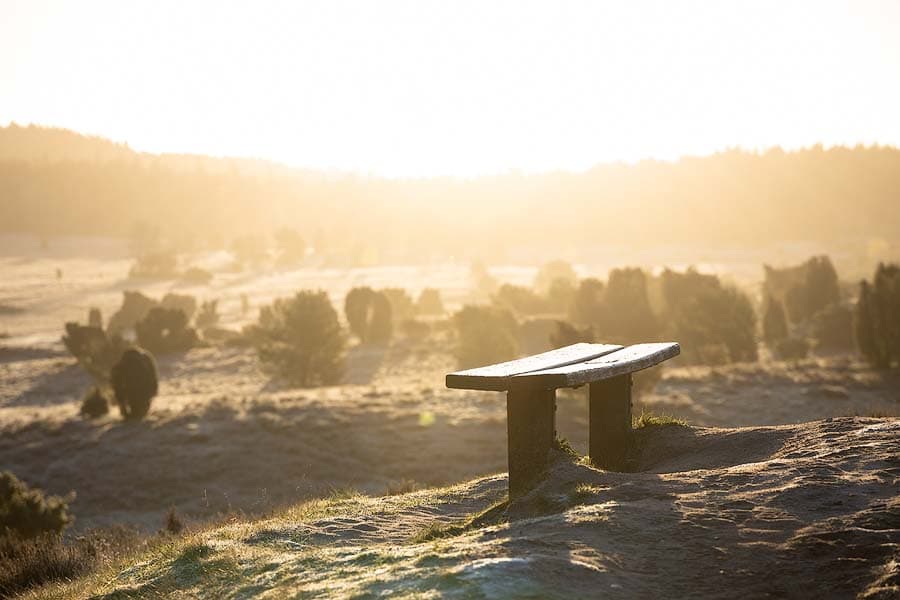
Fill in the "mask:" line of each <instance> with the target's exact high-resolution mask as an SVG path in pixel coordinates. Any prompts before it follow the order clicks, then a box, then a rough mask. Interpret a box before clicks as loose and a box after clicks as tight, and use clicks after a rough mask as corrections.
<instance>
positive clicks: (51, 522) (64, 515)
mask: <svg viewBox="0 0 900 600" xmlns="http://www.w3.org/2000/svg"><path fill="white" fill-rule="evenodd" d="M72 498H74V495H71V496H70V497H69V498H61V497H59V496H47V495H46V494H44V492H43V491H41V490H40V489H37V488H32V487H29V486H28V484H26V483H25V482H23V481H21V480H20V479H19V478H18V477H16V476H15V475H13V474H12V473H10V472H9V471H0V533H13V534H15V535H18V536H19V537H22V538H33V537H36V536H38V535H41V534H42V533H61V532H62V530H63V529H64V528H65V527H66V526H67V525H68V524H69V523H70V522H71V521H72V517H71V516H70V515H69V505H68V504H67V502H68V501H70V500H71V499H72Z"/></svg>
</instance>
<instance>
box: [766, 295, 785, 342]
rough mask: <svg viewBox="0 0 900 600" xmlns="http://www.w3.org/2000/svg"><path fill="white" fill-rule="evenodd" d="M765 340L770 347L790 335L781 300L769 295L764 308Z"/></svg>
mask: <svg viewBox="0 0 900 600" xmlns="http://www.w3.org/2000/svg"><path fill="white" fill-rule="evenodd" d="M762 326H763V340H764V341H765V342H766V344H767V345H768V346H770V347H774V345H775V344H776V343H777V342H779V341H780V340H783V339H784V338H786V337H787V336H788V326H787V318H785V316H784V307H783V306H782V305H781V302H779V301H778V300H776V299H775V298H773V297H772V296H769V297H768V298H767V299H766V304H765V307H764V308H763V323H762Z"/></svg>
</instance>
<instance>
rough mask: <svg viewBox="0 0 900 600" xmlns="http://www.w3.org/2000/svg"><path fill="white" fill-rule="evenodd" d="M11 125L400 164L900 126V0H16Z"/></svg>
mask: <svg viewBox="0 0 900 600" xmlns="http://www.w3.org/2000/svg"><path fill="white" fill-rule="evenodd" d="M2 14H3V19H0V123H2V124H6V123H7V122H10V121H16V122H19V123H20V124H25V123H30V122H34V123H39V124H45V125H57V126H62V127H67V128H71V129H75V130H78V131H81V132H87V133H93V134H98V135H103V136H106V137H110V138H112V139H115V140H119V141H127V142H128V143H129V144H131V146H132V147H134V148H136V149H139V150H145V151H150V152H191V153H203V154H211V155H233V156H254V157H260V158H267V159H272V160H277V161H281V162H285V163H288V164H290V165H294V166H302V167H309V168H321V169H339V170H353V171H361V172H368V173H376V174H382V175H391V176H421V175H443V174H448V175H458V176H471V175H478V174H484V173H496V172H503V171H507V170H510V169H519V170H523V171H529V172H530V171H547V170H554V169H570V170H577V169H584V168H587V167H589V166H591V165H593V164H595V163H598V162H604V161H618V160H624V161H632V160H638V159H641V158H661V159H671V158H676V157H678V156H680V155H684V154H706V153H710V152H713V151H716V150H720V149H724V148H727V147H732V146H742V147H745V148H762V147H767V146H772V145H781V146H783V147H785V148H794V147H798V146H803V145H811V144H815V143H819V142H821V143H824V144H826V145H829V144H856V143H888V144H895V145H896V144H900V111H897V110H896V107H897V106H900V77H898V73H900V42H898V40H900V27H898V25H900V3H897V2H878V1H872V0H869V1H865V2H853V3H849V2H822V1H810V2H785V1H777V2H720V1H710V2H669V1H666V0H663V1H658V2H653V1H641V2H558V1H547V2H521V1H513V2H484V1H476V2H459V1H454V2H425V1H410V2H396V1H380V2H343V1H341V2H336V1H333V0H325V1H309V2H221V1H218V0H216V1H213V0H202V1H200V0H198V1H192V2H161V1H158V0H155V1H146V2H138V1H130V2H122V1H120V0H109V1H104V2H100V1H92V2H64V1H57V2H52V1H46V0H42V1H28V2H21V1H16V0H13V1H12V2H9V1H6V2H2Z"/></svg>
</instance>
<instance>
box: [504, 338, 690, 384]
mask: <svg viewBox="0 0 900 600" xmlns="http://www.w3.org/2000/svg"><path fill="white" fill-rule="evenodd" d="M680 353H681V346H679V345H678V344H677V343H676V342H661V343H654V344H635V345H634V346H628V347H627V348H623V349H621V350H617V351H615V352H610V353H607V354H605V355H604V356H601V357H598V358H594V359H591V360H588V361H582V362H579V363H576V364H568V365H563V366H559V367H553V368H548V369H541V370H539V371H530V372H528V373H522V374H519V375H515V376H514V377H513V380H514V381H513V384H514V385H517V386H518V385H533V386H536V387H542V388H545V389H556V388H561V387H574V386H578V385H583V384H585V383H591V382H593V381H600V380H603V379H610V378H612V377H616V376H618V375H624V374H626V373H633V372H635V371H640V370H642V369H646V368H649V367H652V366H654V365H657V364H659V363H661V362H663V361H664V360H668V359H670V358H672V357H675V356H678V355H679V354H680Z"/></svg>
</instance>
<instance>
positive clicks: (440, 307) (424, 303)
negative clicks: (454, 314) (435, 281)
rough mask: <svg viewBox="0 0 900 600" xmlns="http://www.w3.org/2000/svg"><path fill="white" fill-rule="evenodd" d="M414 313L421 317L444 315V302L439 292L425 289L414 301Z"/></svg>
mask: <svg viewBox="0 0 900 600" xmlns="http://www.w3.org/2000/svg"><path fill="white" fill-rule="evenodd" d="M416 312H417V313H418V314H420V315H422V316H440V315H443V314H444V312H445V311H444V301H443V300H442V299H441V292H440V291H438V290H436V289H434V288H425V289H424V290H422V292H421V293H420V294H419V298H418V300H416Z"/></svg>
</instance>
